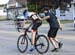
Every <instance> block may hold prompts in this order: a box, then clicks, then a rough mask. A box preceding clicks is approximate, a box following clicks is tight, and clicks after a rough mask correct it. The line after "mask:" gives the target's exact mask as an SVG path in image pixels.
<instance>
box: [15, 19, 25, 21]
mask: <svg viewBox="0 0 75 55" xmlns="http://www.w3.org/2000/svg"><path fill="white" fill-rule="evenodd" d="M16 21H24V19H16Z"/></svg>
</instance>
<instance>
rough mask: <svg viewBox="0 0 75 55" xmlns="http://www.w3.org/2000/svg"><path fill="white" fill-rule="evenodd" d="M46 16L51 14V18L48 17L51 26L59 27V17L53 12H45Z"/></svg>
mask: <svg viewBox="0 0 75 55" xmlns="http://www.w3.org/2000/svg"><path fill="white" fill-rule="evenodd" d="M45 16H50V18H49V19H47V22H48V23H49V25H50V27H51V28H59V23H58V20H57V17H56V16H55V15H54V14H52V13H51V12H48V13H45Z"/></svg>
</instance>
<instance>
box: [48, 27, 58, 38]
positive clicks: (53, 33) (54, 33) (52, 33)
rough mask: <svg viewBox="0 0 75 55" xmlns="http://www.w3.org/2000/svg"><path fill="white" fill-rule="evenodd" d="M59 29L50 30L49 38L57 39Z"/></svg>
mask: <svg viewBox="0 0 75 55" xmlns="http://www.w3.org/2000/svg"><path fill="white" fill-rule="evenodd" d="M58 29H59V28H50V30H49V31H48V37H49V38H50V37H51V38H55V37H56V35H57V32H58Z"/></svg>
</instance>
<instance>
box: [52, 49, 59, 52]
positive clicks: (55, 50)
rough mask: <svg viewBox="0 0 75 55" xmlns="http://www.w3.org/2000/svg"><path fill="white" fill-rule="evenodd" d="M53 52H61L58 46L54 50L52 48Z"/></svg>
mask: <svg viewBox="0 0 75 55" xmlns="http://www.w3.org/2000/svg"><path fill="white" fill-rule="evenodd" d="M51 52H59V49H58V48H54V49H53V50H51Z"/></svg>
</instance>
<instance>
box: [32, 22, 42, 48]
mask: <svg viewBox="0 0 75 55" xmlns="http://www.w3.org/2000/svg"><path fill="white" fill-rule="evenodd" d="M40 25H41V24H39V23H38V22H37V21H34V22H33V26H32V47H33V46H34V44H35V36H36V32H37V30H38V27H39V26H40Z"/></svg>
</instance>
